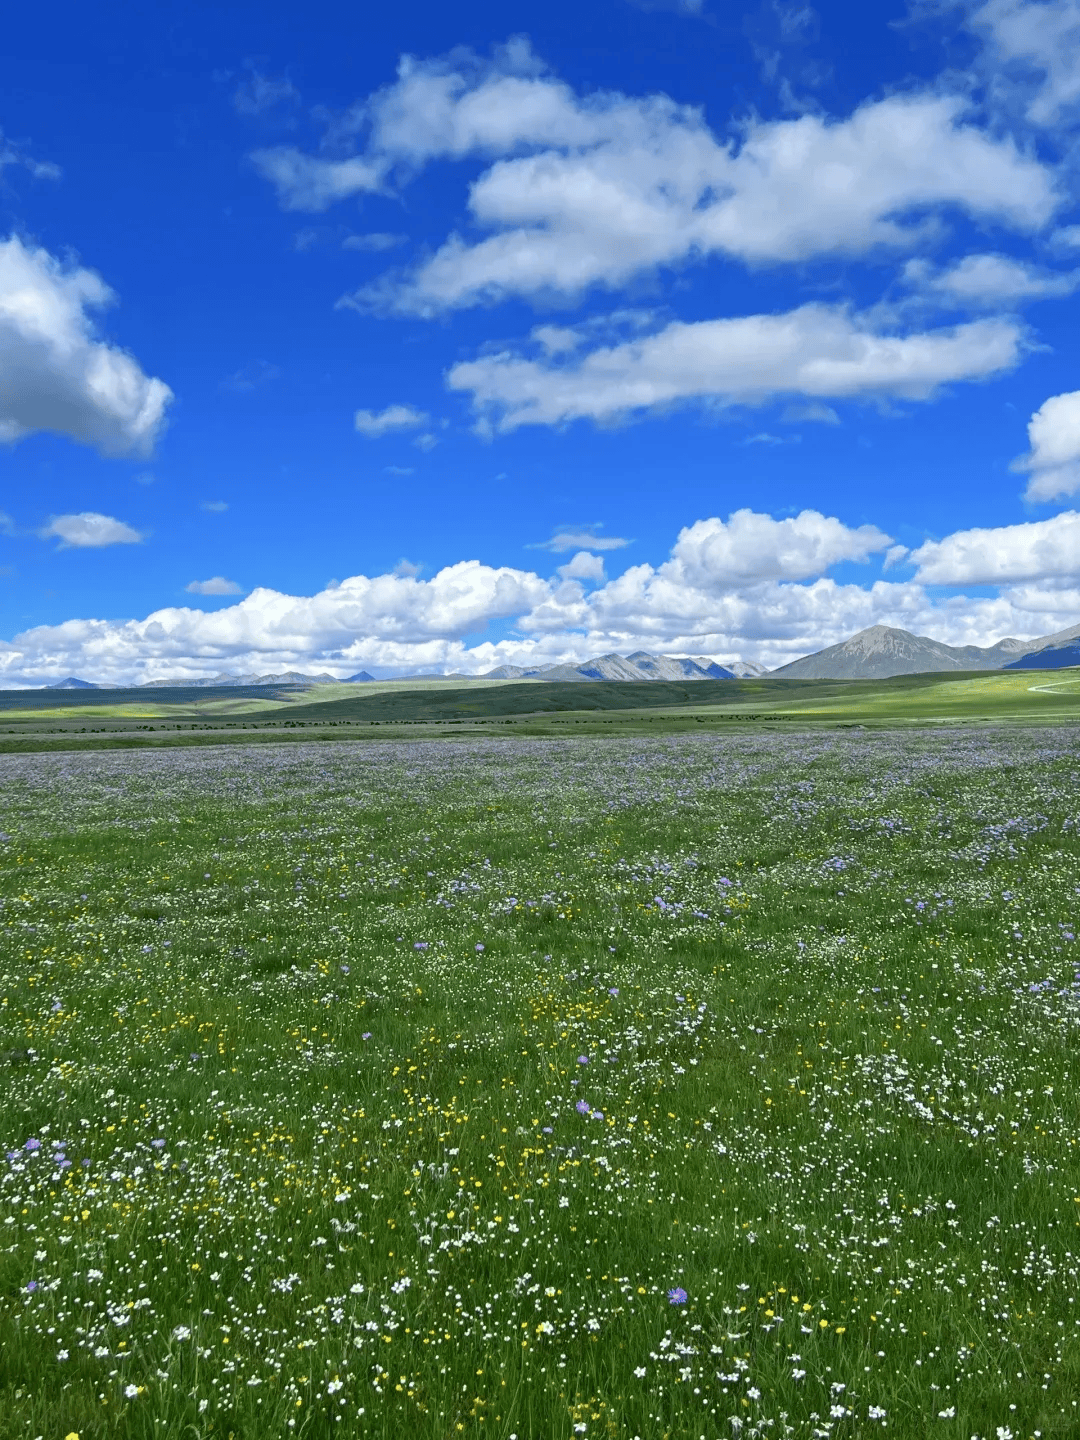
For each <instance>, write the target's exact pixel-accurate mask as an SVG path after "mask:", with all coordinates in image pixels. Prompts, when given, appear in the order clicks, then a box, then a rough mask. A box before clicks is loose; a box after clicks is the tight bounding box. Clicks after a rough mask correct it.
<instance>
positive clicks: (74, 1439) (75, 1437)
mask: <svg viewBox="0 0 1080 1440" xmlns="http://www.w3.org/2000/svg"><path fill="white" fill-rule="evenodd" d="M64 1440H79V1432H78V1431H77V1430H72V1431H71V1433H70V1434H68V1435H65V1436H64Z"/></svg>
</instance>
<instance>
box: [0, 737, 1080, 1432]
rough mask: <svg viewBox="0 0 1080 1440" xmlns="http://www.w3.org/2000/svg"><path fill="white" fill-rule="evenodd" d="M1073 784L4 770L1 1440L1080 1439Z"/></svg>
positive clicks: (841, 767) (241, 757)
mask: <svg viewBox="0 0 1080 1440" xmlns="http://www.w3.org/2000/svg"><path fill="white" fill-rule="evenodd" d="M1078 773H1080V732H1078V731H1076V730H1075V729H1073V728H1072V727H1071V726H1061V727H1058V728H1056V729H1045V728H1044V729H1038V728H1033V727H1025V728H1011V729H1006V728H999V729H996V730H975V731H969V732H966V733H965V732H961V731H958V730H956V729H948V730H944V731H926V730H918V729H909V730H893V731H887V732H885V731H883V732H874V731H868V732H866V733H862V734H859V733H850V732H848V733H844V734H837V733H836V732H835V731H827V730H826V731H819V732H816V733H815V732H808V731H800V732H797V731H795V730H794V729H793V730H791V731H790V732H789V731H788V730H785V729H784V728H782V727H779V726H777V727H776V728H774V729H772V730H768V731H764V732H763V733H760V734H755V733H752V732H747V731H745V730H741V731H740V730H737V729H732V730H731V731H730V732H726V733H723V734H720V735H715V734H711V733H701V732H699V731H695V733H694V734H692V735H683V736H680V735H673V736H662V735H661V736H658V737H648V736H646V737H638V736H635V737H630V738H624V739H621V740H620V739H612V740H611V741H610V742H609V743H606V744H602V743H599V741H598V740H597V739H596V738H595V737H591V738H589V739H586V740H578V739H559V740H554V741H552V740H537V741H531V740H521V741H517V742H510V743H504V742H501V741H499V742H496V741H493V740H484V739H480V740H477V741H475V742H473V743H470V742H469V740H468V739H467V738H462V739H461V743H458V744H445V743H426V742H419V743H409V744H378V745H375V744H357V743H348V744H333V743H327V744H324V745H311V746H288V745H271V744H266V743H264V744H261V745H259V746H248V747H240V746H233V747H222V748H218V749H215V750H201V751H195V750H178V751H173V752H160V751H159V752H152V753H143V754H131V753H121V754H87V755H71V754H62V755H56V756H49V755H38V756H26V757H20V756H8V757H6V758H5V759H4V760H3V761H2V762H0V807H2V808H0V817H2V818H0V829H2V830H3V831H4V832H5V837H6V838H5V839H4V840H3V841H0V899H2V906H0V926H2V927H3V930H2V934H3V945H2V947H0V950H2V955H3V959H2V960H0V1075H2V1078H3V1082H4V1097H5V1098H4V1106H3V1112H2V1114H3V1119H2V1125H3V1130H4V1141H5V1144H4V1146H3V1147H2V1148H0V1155H2V1154H3V1153H4V1151H7V1152H9V1158H8V1159H7V1160H6V1161H3V1160H0V1356H2V1360H0V1402H2V1403H0V1437H3V1440H7V1437H30V1440H36V1437H42V1440H52V1437H54V1436H55V1437H61V1440H62V1437H65V1436H68V1435H70V1434H77V1435H78V1436H79V1437H80V1440H90V1437H95V1440H96V1437H105V1436H116V1437H124V1440H128V1437H139V1440H149V1437H169V1440H173V1437H175V1440H180V1437H185V1440H187V1437H210V1436H213V1437H215V1440H216V1437H222V1440H225V1437H228V1436H229V1435H232V1436H233V1437H234V1440H240V1437H244V1440H246V1437H249V1436H250V1437H259V1440H262V1437H268V1436H283V1437H289V1436H299V1435H304V1436H309V1437H323V1436H332V1435H353V1434H360V1435H365V1436H366V1435H371V1436H378V1437H386V1440H389V1437H394V1440H397V1437H401V1436H405V1435H408V1436H410V1437H412V1436H416V1437H418V1440H429V1437H430V1440H436V1437H438V1440H456V1437H458V1436H467V1437H484V1436H488V1437H491V1436H494V1437H498V1440H509V1437H510V1436H517V1437H518V1440H570V1437H571V1436H574V1435H585V1436H586V1437H589V1436H594V1437H595V1436H605V1437H611V1440H621V1437H623V1436H626V1437H634V1436H640V1437H641V1440H654V1437H657V1440H659V1437H664V1436H668V1437H672V1440H676V1437H677V1440H683V1437H686V1440H697V1437H700V1436H703V1435H704V1436H706V1437H707V1440H714V1437H719V1436H725V1437H731V1436H733V1435H734V1436H738V1437H745V1436H747V1435H754V1436H770V1437H779V1436H793V1437H796V1436H797V1437H804V1436H805V1437H810V1436H823V1435H826V1434H828V1435H834V1436H837V1437H850V1436H859V1437H862V1436H867V1435H875V1434H878V1433H879V1432H882V1431H883V1433H884V1435H885V1437H886V1440H887V1437H889V1436H894V1437H905V1440H906V1437H911V1440H915V1437H923V1436H926V1435H928V1434H939V1433H940V1434H941V1435H943V1436H947V1435H956V1436H963V1437H964V1440H968V1437H971V1436H973V1435H978V1436H980V1437H991V1440H992V1437H995V1436H996V1435H997V1434H999V1433H1005V1432H1007V1433H1009V1434H1011V1435H1012V1436H1013V1437H1016V1440H1019V1437H1025V1440H1026V1437H1030V1436H1034V1435H1036V1434H1041V1435H1043V1436H1074V1435H1076V1434H1077V1433H1080V1415H1078V1406H1077V1403H1076V1397H1078V1396H1080V1348H1078V1336H1080V1228H1078V1226H1080V1186H1078V1180H1080V1167H1078V1164H1077V1153H1076V1152H1077V1138H1078V1135H1080V1123H1078V1122H1080V1095H1078V1090H1077V1084H1076V1077H1075V1076H1074V1075H1073V1066H1074V1065H1075V1064H1076V1053H1077V1050H1076V1047H1077V1041H1078V1039H1080V982H1078V979H1077V975H1078V966H1080V961H1078V960H1077V958H1076V957H1077V954H1078V951H1077V943H1078V942H1077V941H1076V940H1075V938H1074V937H1075V936H1076V934H1077V933H1080V932H1077V931H1076V928H1075V926H1076V922H1077V920H1078V919H1080V915H1078V913H1077V912H1078V908H1080V894H1078V885H1080V880H1078V876H1080V864H1078V862H1080V839H1078V827H1080V807H1078V802H1077V798H1076V797H1077V794H1078V783H1077V777H1078ZM582 1110H583V1111H584V1113H581V1112H582ZM35 1142H36V1143H35ZM84 1162H88V1163H84ZM671 1291H685V1292H686V1303H685V1304H672V1303H671V1302H670V1300H669V1292H671ZM675 1298H676V1299H678V1298H679V1295H678V1294H676V1297H675ZM880 1412H884V1413H880ZM733 1419H734V1420H735V1421H738V1422H740V1423H739V1424H738V1425H737V1426H736V1425H733ZM999 1427H1000V1431H999Z"/></svg>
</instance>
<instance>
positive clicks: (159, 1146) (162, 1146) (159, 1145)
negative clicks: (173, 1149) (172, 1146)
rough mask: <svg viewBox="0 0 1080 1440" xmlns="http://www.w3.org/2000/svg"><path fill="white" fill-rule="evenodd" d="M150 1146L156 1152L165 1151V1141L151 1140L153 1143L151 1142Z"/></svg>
mask: <svg viewBox="0 0 1080 1440" xmlns="http://www.w3.org/2000/svg"><path fill="white" fill-rule="evenodd" d="M150 1144H151V1145H152V1146H153V1147H154V1149H155V1150H164V1149H165V1141H164V1140H151V1141H150Z"/></svg>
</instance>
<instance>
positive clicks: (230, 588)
mask: <svg viewBox="0 0 1080 1440" xmlns="http://www.w3.org/2000/svg"><path fill="white" fill-rule="evenodd" d="M184 589H185V590H186V591H187V592H188V594H189V595H242V594H243V593H244V591H243V587H242V586H240V585H237V583H236V581H235V580H226V579H225V577H224V575H214V576H212V577H211V578H210V579H209V580H191V581H189V582H188V584H187V585H185V586H184Z"/></svg>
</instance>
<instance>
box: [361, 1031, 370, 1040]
mask: <svg viewBox="0 0 1080 1440" xmlns="http://www.w3.org/2000/svg"><path fill="white" fill-rule="evenodd" d="M360 1039H361V1040H370V1039H371V1031H370V1030H365V1031H364V1033H363V1034H362V1035H361V1036H360Z"/></svg>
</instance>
